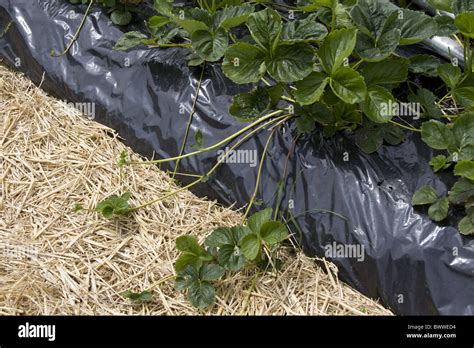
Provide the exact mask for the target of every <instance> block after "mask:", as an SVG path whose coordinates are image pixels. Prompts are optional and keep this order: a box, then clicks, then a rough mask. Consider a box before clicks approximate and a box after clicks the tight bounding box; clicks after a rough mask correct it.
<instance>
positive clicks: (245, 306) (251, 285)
mask: <svg viewBox="0 0 474 348" xmlns="http://www.w3.org/2000/svg"><path fill="white" fill-rule="evenodd" d="M259 275H260V271H257V273H255V275H254V276H253V278H252V283H251V284H250V288H249V292H248V294H247V296H245V300H244V303H243V304H242V310H241V311H240V315H243V314H245V312H246V311H247V306H248V304H249V300H250V295H252V292H253V289H254V288H255V283H256V281H257V278H258V276H259Z"/></svg>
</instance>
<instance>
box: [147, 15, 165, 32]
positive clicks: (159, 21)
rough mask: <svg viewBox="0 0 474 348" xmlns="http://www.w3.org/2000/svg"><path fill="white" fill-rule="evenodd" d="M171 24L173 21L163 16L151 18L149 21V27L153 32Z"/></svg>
mask: <svg viewBox="0 0 474 348" xmlns="http://www.w3.org/2000/svg"><path fill="white" fill-rule="evenodd" d="M169 22H171V20H170V19H169V18H168V17H163V16H153V17H150V19H148V21H147V27H148V28H149V29H152V30H156V29H160V28H162V27H163V26H164V25H166V24H168V23H169Z"/></svg>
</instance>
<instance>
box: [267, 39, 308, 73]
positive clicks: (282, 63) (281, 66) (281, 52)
mask: <svg viewBox="0 0 474 348" xmlns="http://www.w3.org/2000/svg"><path fill="white" fill-rule="evenodd" d="M313 57H314V52H313V48H312V47H311V45H309V44H307V43H303V42H301V43H296V44H280V45H278V46H277V47H276V49H275V51H274V53H273V55H271V56H267V57H266V58H265V65H266V67H267V71H268V74H269V75H270V76H271V77H273V78H274V79H275V80H276V81H279V82H294V81H298V80H301V79H303V78H305V77H306V76H308V75H309V74H310V73H311V71H313Z"/></svg>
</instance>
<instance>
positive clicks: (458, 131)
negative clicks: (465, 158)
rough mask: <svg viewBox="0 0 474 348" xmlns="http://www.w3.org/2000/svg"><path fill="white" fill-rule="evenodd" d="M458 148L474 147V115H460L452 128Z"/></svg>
mask: <svg viewBox="0 0 474 348" xmlns="http://www.w3.org/2000/svg"><path fill="white" fill-rule="evenodd" d="M452 131H453V134H454V138H455V143H456V146H457V147H459V148H461V147H465V146H467V145H474V113H464V114H461V115H459V116H458V117H457V118H456V121H455V122H454V125H453V128H452Z"/></svg>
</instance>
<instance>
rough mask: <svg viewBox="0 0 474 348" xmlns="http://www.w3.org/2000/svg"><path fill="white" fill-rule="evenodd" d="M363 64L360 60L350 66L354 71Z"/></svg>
mask: <svg viewBox="0 0 474 348" xmlns="http://www.w3.org/2000/svg"><path fill="white" fill-rule="evenodd" d="M363 62H364V59H361V60H359V61H358V62H357V63H354V65H353V66H352V69H354V70H355V69H357V68H358V67H359V65H361V64H362V63H363Z"/></svg>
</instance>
